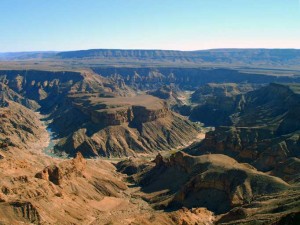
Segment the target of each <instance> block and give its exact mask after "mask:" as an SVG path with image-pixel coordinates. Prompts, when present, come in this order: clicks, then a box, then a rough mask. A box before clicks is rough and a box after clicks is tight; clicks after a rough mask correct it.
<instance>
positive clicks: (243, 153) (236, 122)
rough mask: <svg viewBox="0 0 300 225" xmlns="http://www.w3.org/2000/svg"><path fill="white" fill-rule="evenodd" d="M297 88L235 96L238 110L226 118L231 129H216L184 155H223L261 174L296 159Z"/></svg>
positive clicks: (299, 100) (276, 87)
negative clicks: (292, 158) (257, 170)
mask: <svg viewBox="0 0 300 225" xmlns="http://www.w3.org/2000/svg"><path fill="white" fill-rule="evenodd" d="M298 88H299V85H284V84H270V85H269V86H266V87H263V88H261V89H258V90H256V91H252V92H249V93H247V94H245V95H240V96H238V97H237V98H236V103H235V105H236V106H238V107H236V108H235V110H234V111H233V112H232V113H231V115H230V116H228V117H227V122H228V123H229V124H228V125H230V126H220V127H216V129H215V131H212V132H209V133H207V134H206V138H205V140H204V141H203V142H202V143H200V144H199V145H198V146H193V147H192V148H190V149H187V150H186V151H187V152H189V153H190V154H195V155H201V154H207V152H210V153H220V154H226V155H229V156H231V157H234V158H235V159H237V160H238V161H240V162H247V163H251V164H252V165H253V166H255V167H256V168H257V169H259V170H262V171H269V170H272V169H274V168H275V167H276V165H277V164H278V163H279V162H284V161H286V160H287V159H288V158H289V157H299V156H300V152H299V147H300V141H299V140H300V139H299V138H300V137H299V131H300V127H299V120H300V117H299V115H300V114H299V112H298V110H299V107H298V106H299V104H300V97H299V96H300V95H299V91H298ZM229 121H230V122H229ZM289 124H290V125H289Z"/></svg>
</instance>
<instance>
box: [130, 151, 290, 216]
mask: <svg viewBox="0 0 300 225" xmlns="http://www.w3.org/2000/svg"><path fill="white" fill-rule="evenodd" d="M155 163H156V166H154V167H153V168H152V169H150V170H145V172H142V173H140V174H137V175H134V177H135V180H137V181H138V182H139V183H140V184H141V185H142V191H143V192H144V193H149V194H148V195H147V194H145V195H144V198H145V199H147V200H148V201H149V202H150V203H151V204H153V206H154V207H159V208H169V209H170V208H173V209H174V208H177V207H182V206H184V207H188V208H193V207H206V208H208V209H209V210H211V211H213V212H215V213H224V212H227V211H229V210H230V209H231V208H233V207H236V206H241V205H244V204H249V203H250V202H252V201H255V199H256V198H258V197H259V196H261V195H264V194H272V193H278V192H282V191H285V190H287V189H288V188H289V185H288V184H287V183H286V182H284V181H283V180H281V179H279V178H277V177H273V176H269V175H266V174H264V173H261V172H258V171H257V170H255V169H254V168H253V167H251V166H250V165H247V164H240V163H238V162H237V161H235V160H234V159H232V158H230V157H228V156H225V155H217V154H211V155H203V156H197V157H196V156H191V155H188V154H185V153H183V152H177V153H175V154H174V155H171V157H170V158H169V159H165V158H163V157H161V156H158V157H157V158H156V159H155Z"/></svg>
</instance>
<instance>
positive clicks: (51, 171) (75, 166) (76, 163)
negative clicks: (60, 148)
mask: <svg viewBox="0 0 300 225" xmlns="http://www.w3.org/2000/svg"><path fill="white" fill-rule="evenodd" d="M85 168H86V161H85V159H84V158H83V156H82V154H81V153H80V152H78V153H77V155H76V157H75V158H74V159H72V160H71V162H62V163H60V165H52V166H47V167H46V168H45V169H43V171H41V172H38V173H37V174H36V175H35V177H36V178H40V179H44V180H46V181H50V182H52V183H53V184H56V185H61V184H62V183H63V181H64V179H70V178H72V177H73V176H83V171H84V170H85Z"/></svg>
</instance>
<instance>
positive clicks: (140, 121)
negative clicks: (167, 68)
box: [53, 94, 198, 157]
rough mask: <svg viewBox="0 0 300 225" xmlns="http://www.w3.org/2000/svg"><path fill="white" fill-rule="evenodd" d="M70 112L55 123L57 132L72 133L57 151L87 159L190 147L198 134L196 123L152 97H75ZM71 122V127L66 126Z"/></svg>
mask: <svg viewBox="0 0 300 225" xmlns="http://www.w3.org/2000/svg"><path fill="white" fill-rule="evenodd" d="M70 108H71V109H73V111H72V112H70V114H69V113H66V112H67V111H65V110H64V111H63V112H61V113H57V117H56V118H54V119H53V126H54V130H68V133H67V132H66V135H62V138H61V139H60V141H59V142H58V145H57V148H58V150H59V149H61V150H63V151H66V152H67V153H68V154H70V155H74V152H76V151H80V152H81V153H82V154H83V155H84V156H85V157H93V156H99V155H100V156H106V157H111V156H118V157H122V156H135V155H137V154H139V153H151V152H156V151H160V150H169V149H171V148H178V147H180V146H184V145H187V144H188V143H189V142H190V141H192V140H193V139H195V137H196V136H197V133H198V128H197V127H196V126H195V125H194V124H193V123H191V122H189V121H188V120H187V119H186V118H184V117H182V116H180V115H178V114H176V113H174V112H172V111H170V109H169V108H168V107H167V105H166V103H165V102H164V101H162V100H159V99H157V98H155V97H152V96H149V95H139V96H135V97H115V98H103V97H99V96H98V95H94V94H91V95H87V94H84V95H83V94H81V95H72V96H70V107H69V109H70ZM75 113H76V114H78V115H81V116H80V117H79V116H76V117H74V114H75ZM55 116H56V115H55ZM78 118H82V120H81V121H80V120H79V119H78ZM67 119H68V120H69V122H70V126H68V125H67V124H66V122H64V123H62V121H67ZM66 125H67V126H66ZM60 133H61V134H64V133H62V132H60Z"/></svg>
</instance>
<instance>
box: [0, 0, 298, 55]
mask: <svg viewBox="0 0 300 225" xmlns="http://www.w3.org/2000/svg"><path fill="white" fill-rule="evenodd" d="M0 29H1V33H0V52H11V51H36V50H76V49H91V48H122V49H178V50H198V49H211V48H256V47H259V48H300V3H299V0H0Z"/></svg>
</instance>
